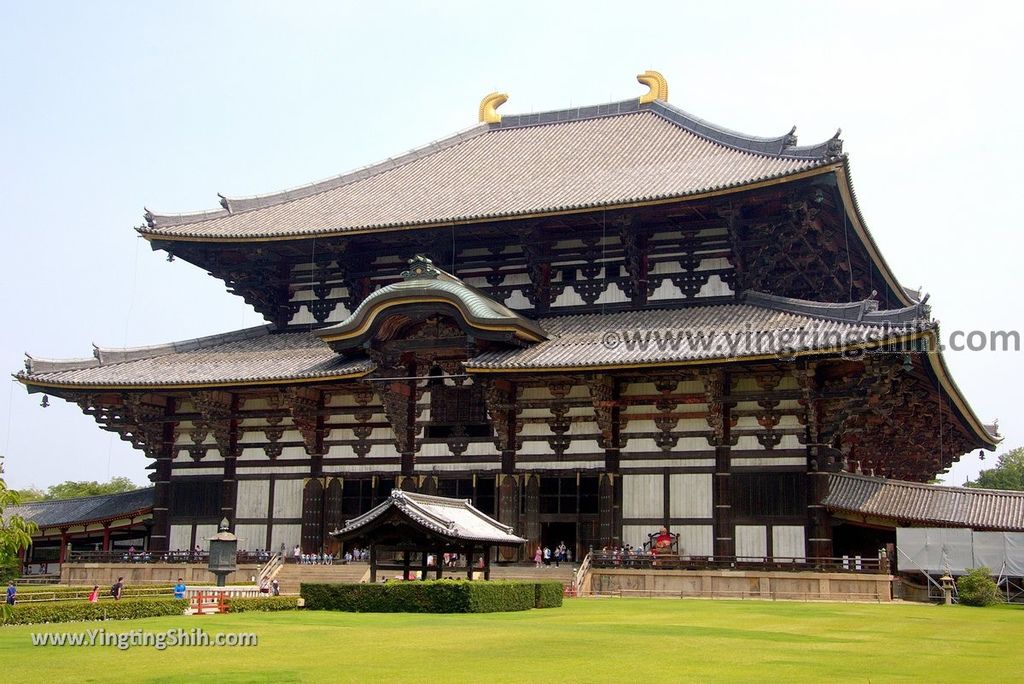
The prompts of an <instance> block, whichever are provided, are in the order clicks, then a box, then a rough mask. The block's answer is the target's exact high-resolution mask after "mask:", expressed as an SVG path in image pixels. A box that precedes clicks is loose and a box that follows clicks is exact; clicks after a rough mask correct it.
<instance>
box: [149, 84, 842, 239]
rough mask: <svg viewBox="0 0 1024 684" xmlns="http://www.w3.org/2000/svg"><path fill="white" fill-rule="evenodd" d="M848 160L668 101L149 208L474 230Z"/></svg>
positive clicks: (168, 224)
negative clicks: (736, 128) (333, 174)
mask: <svg viewBox="0 0 1024 684" xmlns="http://www.w3.org/2000/svg"><path fill="white" fill-rule="evenodd" d="M840 157H841V142H840V141H839V140H838V138H833V139H832V140H830V141H827V142H826V143H823V144H821V145H817V146H810V147H797V146H796V137H795V136H794V135H793V134H792V132H790V133H788V134H786V135H783V136H779V137H777V138H757V137H752V136H746V135H743V134H740V133H735V132H733V131H728V130H726V129H723V128H720V127H717V126H714V125H713V124H710V123H707V122H705V121H702V120H700V119H698V118H696V117H693V116H691V115H689V114H687V113H686V112H683V111H682V110H679V109H677V108H675V107H673V106H672V105H669V104H667V103H665V102H661V101H656V102H652V103H649V104H639V103H638V101H637V100H628V101H625V102H618V103H612V104H608V105H600V106H594V107H584V108H577V109H571V110H562V111H556V112H544V113H540V114H531V115H520V116H507V117H505V118H504V119H503V120H502V121H501V123H498V124H480V125H478V126H476V127H474V128H471V129H469V130H467V131H464V132H462V133H459V134H457V135H454V136H452V137H449V138H447V139H444V140H441V141H438V142H435V143H432V144H431V145H428V146H426V147H423V148H420V149H417V150H413V151H412V152H409V153H407V154H405V155H402V156H399V157H396V158H393V159H389V160H387V161H386V162H383V163H381V164H376V165H373V166H369V167H366V168H363V169H360V170H358V171H355V172H352V173H349V174H346V175H343V176H338V177H337V178H333V179H330V180H326V181H323V182H320V183H315V184H312V185H308V186H305V187H301V188H297V189H294V190H289V191H285V192H282V193H278V194H275V195H266V196H261V197H253V198H246V199H231V198H224V197H222V199H221V204H222V205H223V207H224V208H222V209H219V210H216V211H210V212H204V213H197V214H182V215H156V214H153V213H150V212H147V216H146V218H147V221H148V227H145V228H142V229H140V231H141V232H142V233H143V234H144V235H145V236H147V237H149V238H151V239H155V240H159V239H171V240H173V239H208V240H218V239H227V240H247V239H267V238H288V237H305V236H313V235H320V234H340V233H346V232H352V231H367V230H377V229H389V228H396V227H404V226H416V225H433V224H439V223H450V222H472V221H480V220H490V219H499V218H508V217H515V216H525V215H531V214H543V213H549V212H563V211H574V210H586V209H589V208H599V207H606V206H616V205H623V204H630V203H635V202H648V201H657V200H668V199H673V198H684V197H687V196H691V195H698V194H703V193H708V192H714V191H722V190H726V189H731V188H740V187H743V186H747V185H751V184H754V183H758V182H762V181H766V180H771V179H777V178H782V177H785V176H790V175H793V174H799V173H802V172H805V171H809V170H811V169H815V168H818V167H823V166H827V165H829V164H831V163H833V162H835V161H836V160H837V159H839V158H840Z"/></svg>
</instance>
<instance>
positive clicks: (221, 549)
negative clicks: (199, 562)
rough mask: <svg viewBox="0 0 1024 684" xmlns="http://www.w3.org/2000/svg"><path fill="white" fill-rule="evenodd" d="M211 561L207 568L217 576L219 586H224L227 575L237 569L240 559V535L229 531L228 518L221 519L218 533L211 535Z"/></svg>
mask: <svg viewBox="0 0 1024 684" xmlns="http://www.w3.org/2000/svg"><path fill="white" fill-rule="evenodd" d="M209 541H210V561H209V564H208V565H207V568H208V569H209V570H210V572H212V573H213V574H214V575H216V576H217V586H218V587H223V586H224V584H225V582H226V580H227V576H228V575H230V574H231V573H233V572H234V571H235V569H236V568H237V567H238V566H237V560H238V537H236V536H235V535H233V534H232V533H231V532H229V531H228V519H227V518H224V519H223V520H221V521H220V528H219V529H218V531H217V534H215V535H214V536H212V537H210V540H209Z"/></svg>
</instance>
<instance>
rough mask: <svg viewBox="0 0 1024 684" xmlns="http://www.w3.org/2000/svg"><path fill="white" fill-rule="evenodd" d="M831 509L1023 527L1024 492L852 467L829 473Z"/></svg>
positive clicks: (950, 523)
mask: <svg viewBox="0 0 1024 684" xmlns="http://www.w3.org/2000/svg"><path fill="white" fill-rule="evenodd" d="M828 482H829V484H828V490H829V491H828V496H826V497H825V499H824V501H823V502H822V503H823V504H824V505H825V506H826V507H828V508H829V509H830V510H832V511H837V512H844V513H854V514H860V515H868V516H873V517H878V518H888V519H891V520H893V521H894V522H895V523H896V524H900V525H905V524H923V525H941V526H943V527H970V528H972V529H976V530H1001V531H1014V532H1020V531H1024V492H1009V491H1000V490H995V489H967V488H965V487H940V486H936V485H928V484H919V483H917V482H904V481H902V480H886V479H882V478H877V477H867V476H865V475H854V474H852V473H833V474H831V475H829V480H828Z"/></svg>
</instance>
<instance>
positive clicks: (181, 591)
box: [174, 577, 185, 599]
mask: <svg viewBox="0 0 1024 684" xmlns="http://www.w3.org/2000/svg"><path fill="white" fill-rule="evenodd" d="M174 598H176V599H183V598H185V581H184V580H183V579H181V578H180V577H179V578H178V583H177V584H175V585H174Z"/></svg>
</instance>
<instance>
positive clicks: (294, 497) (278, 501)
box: [273, 480, 305, 519]
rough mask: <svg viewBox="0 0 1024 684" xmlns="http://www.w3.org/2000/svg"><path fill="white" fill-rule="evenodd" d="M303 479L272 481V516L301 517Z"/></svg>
mask: <svg viewBox="0 0 1024 684" xmlns="http://www.w3.org/2000/svg"><path fill="white" fill-rule="evenodd" d="M304 485H305V481H303V480H277V481H276V482H274V516H273V517H274V518H275V519H276V518H301V517H302V488H303V486H304Z"/></svg>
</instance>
